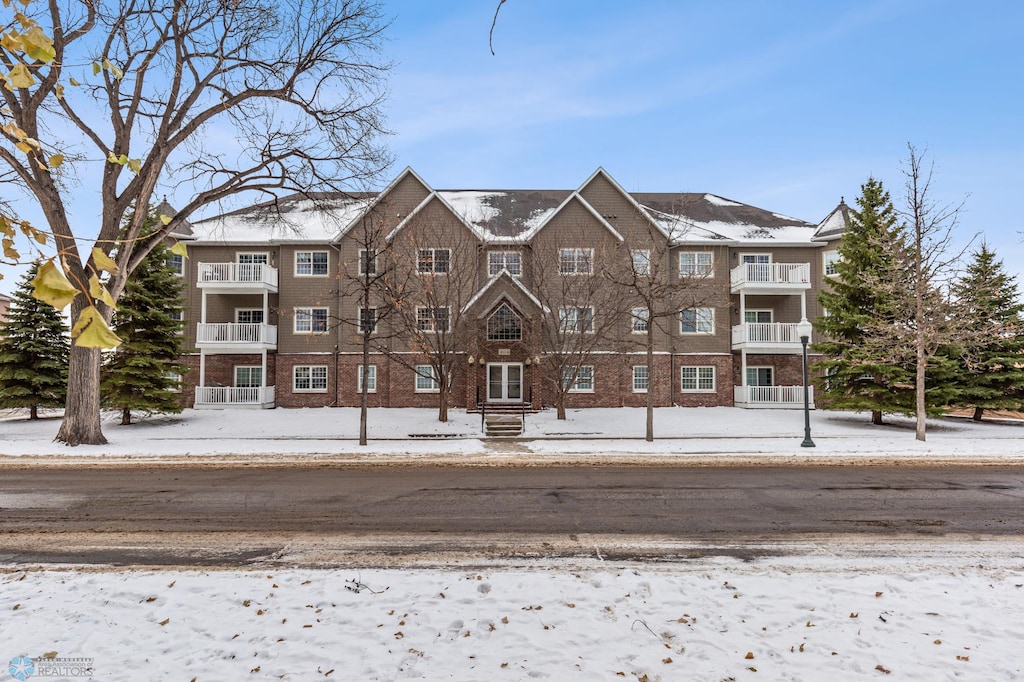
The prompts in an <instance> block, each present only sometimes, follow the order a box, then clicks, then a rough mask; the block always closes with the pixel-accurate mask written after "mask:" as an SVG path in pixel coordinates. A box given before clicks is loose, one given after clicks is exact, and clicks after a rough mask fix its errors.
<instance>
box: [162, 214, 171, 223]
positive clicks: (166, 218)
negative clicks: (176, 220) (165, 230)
mask: <svg viewBox="0 0 1024 682" xmlns="http://www.w3.org/2000/svg"><path fill="white" fill-rule="evenodd" d="M160 222H162V223H163V224H164V225H169V224H170V223H171V216H169V215H164V214H163V213H161V214H160Z"/></svg>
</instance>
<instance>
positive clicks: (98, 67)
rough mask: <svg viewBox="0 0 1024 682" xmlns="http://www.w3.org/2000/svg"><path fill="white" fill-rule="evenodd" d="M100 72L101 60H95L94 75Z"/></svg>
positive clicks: (93, 64)
mask: <svg viewBox="0 0 1024 682" xmlns="http://www.w3.org/2000/svg"><path fill="white" fill-rule="evenodd" d="M99 72H100V65H99V62H93V63H92V75H94V76H95V75H96V74H98V73H99Z"/></svg>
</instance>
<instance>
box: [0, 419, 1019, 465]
mask: <svg viewBox="0 0 1024 682" xmlns="http://www.w3.org/2000/svg"><path fill="white" fill-rule="evenodd" d="M449 416H450V420H449V421H448V422H445V423H441V422H438V421H437V418H436V412H435V411H434V410H428V409H388V408H377V409H373V410H371V411H370V422H369V437H370V441H371V442H370V443H369V444H368V445H367V446H365V447H361V446H360V445H359V443H358V441H357V437H358V428H359V411H358V410H357V409H355V408H315V409H289V410H285V409H278V410H185V411H184V412H183V413H182V414H180V415H175V416H165V417H152V418H148V419H143V420H140V421H139V423H136V424H132V425H130V426H120V425H119V424H118V421H119V417H118V416H117V415H114V414H111V415H110V416H109V419H108V421H107V422H106V423H105V424H104V433H105V434H106V437H107V438H108V440H109V441H110V442H109V444H107V445H103V446H87V445H83V446H79V447H77V448H67V447H64V446H63V445H61V444H59V443H54V442H53V438H54V436H55V435H56V433H57V429H58V428H59V426H60V422H59V419H57V418H50V419H44V420H39V421H36V422H30V421H28V420H26V419H24V418H23V417H21V416H20V415H14V414H11V413H8V414H7V416H6V417H0V419H2V420H0V457H4V456H45V457H51V456H59V457H69V456H71V457H109V456H117V457H132V458H153V457H171V458H180V457H183V456H193V457H203V456H211V455H216V456H230V455H238V456H243V457H265V456H271V457H277V458H280V457H281V456H283V455H297V456H309V457H332V456H342V457H346V458H349V459H351V458H352V457H358V458H365V459H367V460H370V461H373V460H383V461H390V460H391V459H394V458H395V457H397V456H405V457H413V458H419V457H438V456H443V455H451V456H454V457H456V458H458V459H462V460H470V459H474V458H475V459H483V460H485V461H486V460H501V459H503V458H508V457H510V456H514V457H519V458H522V457H524V456H525V457H529V458H531V459H532V460H534V461H545V460H550V459H552V458H554V459H564V458H565V457H566V456H570V457H573V458H576V459H580V458H583V459H588V458H595V457H607V456H609V455H613V456H618V457H623V456H629V455H640V456H646V457H665V456H672V457H684V458H702V459H704V458H711V459H715V458H736V457H750V458H760V459H766V458H773V457H774V458H779V457H783V458H791V459H792V458H799V459H807V458H812V457H813V458H817V457H828V458H841V459H859V460H864V459H865V458H867V459H876V458H878V457H880V456H888V455H894V456H899V457H901V458H906V459H915V458H918V459H920V458H931V457H936V456H945V457H955V458H960V459H964V460H966V459H969V458H978V457H987V458H998V459H1005V458H1010V459H1020V460H1022V461H1024V447H1022V446H1021V442H1022V441H1021V438H1022V436H1024V422H1021V421H1011V420H998V421H994V422H988V421H986V422H982V423H975V422H972V421H970V420H969V419H959V418H946V419H940V420H930V422H929V431H928V440H927V441H926V442H924V443H920V442H918V441H916V440H915V439H914V429H913V422H912V420H910V419H907V418H905V417H896V416H889V415H887V416H886V421H887V424H885V425H882V426H873V425H871V424H870V423H869V416H868V415H867V414H855V413H849V412H829V411H824V410H819V411H814V412H812V413H811V430H812V436H813V438H814V442H815V443H816V445H817V447H815V448H814V449H813V450H812V449H811V448H801V447H800V442H801V441H802V440H803V413H802V412H801V411H799V410H743V409H737V408H729V407H709V408H690V409H680V408H660V409H658V410H656V414H655V427H654V430H655V437H656V440H655V441H654V442H653V443H647V442H646V441H645V440H644V439H643V436H644V410H642V409H636V408H608V409H587V410H570V411H569V414H568V419H567V420H565V421H558V420H556V419H555V413H554V410H545V411H542V412H540V413H538V414H535V415H529V416H528V417H527V421H526V431H525V433H524V434H523V438H522V439H518V440H517V441H515V442H509V441H494V440H490V441H487V440H482V439H481V438H480V434H481V429H480V416H479V415H476V414H467V413H466V412H465V411H464V410H452V411H451V412H450V414H449Z"/></svg>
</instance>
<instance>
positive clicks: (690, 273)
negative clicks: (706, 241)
mask: <svg viewBox="0 0 1024 682" xmlns="http://www.w3.org/2000/svg"><path fill="white" fill-rule="evenodd" d="M714 273H715V256H714V254H713V253H711V252H710V251H680V252H679V276H680V277H711V276H712V275H713V274H714Z"/></svg>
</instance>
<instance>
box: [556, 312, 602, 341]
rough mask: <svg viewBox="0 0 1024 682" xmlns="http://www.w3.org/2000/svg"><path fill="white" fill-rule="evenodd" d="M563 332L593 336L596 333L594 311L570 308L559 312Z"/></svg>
mask: <svg viewBox="0 0 1024 682" xmlns="http://www.w3.org/2000/svg"><path fill="white" fill-rule="evenodd" d="M558 320H559V323H560V325H561V329H562V332H563V333H564V332H569V333H576V334H592V333H593V332H594V309H593V308H581V307H576V306H569V307H567V308H560V309H559V310H558Z"/></svg>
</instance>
